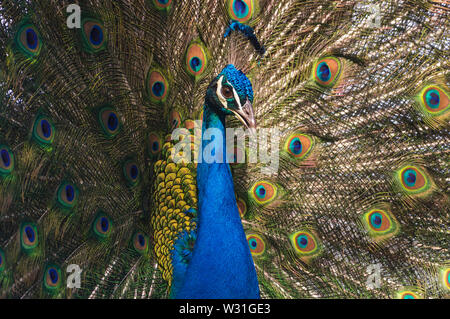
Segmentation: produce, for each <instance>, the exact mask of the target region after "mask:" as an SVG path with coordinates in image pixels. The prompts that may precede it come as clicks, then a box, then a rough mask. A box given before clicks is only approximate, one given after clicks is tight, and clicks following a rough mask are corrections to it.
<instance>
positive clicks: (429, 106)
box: [418, 85, 449, 117]
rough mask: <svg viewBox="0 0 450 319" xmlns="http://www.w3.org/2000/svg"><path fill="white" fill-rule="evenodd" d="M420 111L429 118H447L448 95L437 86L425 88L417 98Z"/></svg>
mask: <svg viewBox="0 0 450 319" xmlns="http://www.w3.org/2000/svg"><path fill="white" fill-rule="evenodd" d="M418 100H419V103H420V106H421V110H422V112H423V113H425V114H426V115H428V116H431V117H442V116H447V115H448V114H449V113H448V111H449V93H448V92H447V91H446V90H445V89H444V88H442V87H440V86H438V85H427V86H425V87H424V88H423V89H422V90H421V91H420V94H419V96H418Z"/></svg>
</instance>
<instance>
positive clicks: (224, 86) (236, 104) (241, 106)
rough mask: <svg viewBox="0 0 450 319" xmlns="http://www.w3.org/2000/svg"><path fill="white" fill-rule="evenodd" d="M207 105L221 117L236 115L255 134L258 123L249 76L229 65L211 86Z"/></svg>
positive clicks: (207, 96) (207, 95) (207, 94)
mask: <svg viewBox="0 0 450 319" xmlns="http://www.w3.org/2000/svg"><path fill="white" fill-rule="evenodd" d="M206 102H207V103H206V105H207V107H210V108H211V110H212V111H213V112H215V113H217V114H219V115H223V116H226V115H234V116H236V117H237V118H238V119H239V121H241V122H242V123H243V124H244V125H245V126H246V127H247V128H248V129H249V130H250V133H252V134H255V129H256V122H255V118H254V116H253V108H252V103H253V89H252V83H251V82H250V80H249V79H248V78H247V76H246V75H245V74H244V73H243V72H242V71H241V70H238V69H236V68H235V67H234V65H232V64H229V65H227V66H226V67H225V68H224V69H223V70H222V72H221V73H220V74H219V75H218V76H217V77H216V78H215V79H214V80H213V81H212V82H211V83H210V84H209V86H208V90H207V93H206Z"/></svg>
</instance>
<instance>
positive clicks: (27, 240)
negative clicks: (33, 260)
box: [20, 223, 39, 252]
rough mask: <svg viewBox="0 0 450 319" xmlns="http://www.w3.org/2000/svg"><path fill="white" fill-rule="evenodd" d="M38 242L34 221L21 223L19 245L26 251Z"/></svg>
mask: <svg viewBox="0 0 450 319" xmlns="http://www.w3.org/2000/svg"><path fill="white" fill-rule="evenodd" d="M38 243H39V239H38V231H37V226H36V224H34V223H23V224H22V226H21V227H20V245H21V247H22V249H23V250H24V251H26V252H30V251H32V250H33V249H34V248H36V247H37V245H38Z"/></svg>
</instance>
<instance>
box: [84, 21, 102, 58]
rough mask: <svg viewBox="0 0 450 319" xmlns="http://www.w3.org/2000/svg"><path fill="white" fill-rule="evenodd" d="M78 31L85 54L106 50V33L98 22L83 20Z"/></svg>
mask: <svg viewBox="0 0 450 319" xmlns="http://www.w3.org/2000/svg"><path fill="white" fill-rule="evenodd" d="M80 30H81V37H82V39H83V44H84V49H85V50H86V51H87V52H90V53H96V52H99V51H101V50H103V49H105V48H106V31H105V28H104V26H103V24H102V23H101V22H100V21H99V20H96V19H92V18H85V19H83V20H82V21H81V29H80Z"/></svg>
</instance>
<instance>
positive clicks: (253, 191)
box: [250, 181, 278, 204]
mask: <svg viewBox="0 0 450 319" xmlns="http://www.w3.org/2000/svg"><path fill="white" fill-rule="evenodd" d="M277 193H278V189H277V186H276V185H275V184H273V183H271V182H269V181H260V182H256V183H255V184H254V185H253V186H252V187H251V188H250V196H251V198H253V199H254V200H255V201H256V202H257V203H258V204H268V203H270V202H272V201H274V200H275V199H276V198H277Z"/></svg>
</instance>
